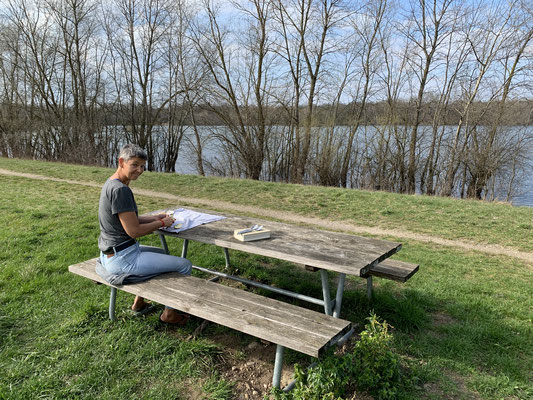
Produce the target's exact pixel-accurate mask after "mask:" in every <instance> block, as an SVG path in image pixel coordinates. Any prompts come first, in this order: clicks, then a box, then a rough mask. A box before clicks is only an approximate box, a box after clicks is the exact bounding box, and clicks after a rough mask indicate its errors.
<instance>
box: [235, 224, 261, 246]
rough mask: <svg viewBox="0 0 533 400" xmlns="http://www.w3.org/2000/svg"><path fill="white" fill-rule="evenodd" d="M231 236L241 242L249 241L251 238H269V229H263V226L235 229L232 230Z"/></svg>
mask: <svg viewBox="0 0 533 400" xmlns="http://www.w3.org/2000/svg"><path fill="white" fill-rule="evenodd" d="M233 237H234V238H235V239H237V240H240V241H241V242H251V241H253V240H260V239H269V238H270V231H269V230H268V229H263V227H261V229H257V228H255V229H254V228H247V229H235V231H233Z"/></svg>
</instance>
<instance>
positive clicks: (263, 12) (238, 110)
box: [195, 0, 271, 179]
mask: <svg viewBox="0 0 533 400" xmlns="http://www.w3.org/2000/svg"><path fill="white" fill-rule="evenodd" d="M270 3H271V2H270V1H268V0H251V1H248V2H246V4H245V5H242V6H240V5H238V4H236V3H235V4H234V6H235V7H236V8H237V10H239V11H240V12H241V14H242V16H243V21H242V22H243V24H245V25H244V26H243V32H241V35H239V37H234V36H232V35H231V33H230V32H229V30H228V29H227V28H226V27H224V26H223V24H222V23H221V22H220V16H219V14H218V10H217V7H216V5H214V4H213V2H211V1H208V0H207V1H205V2H204V7H205V11H206V13H207V24H206V26H204V27H199V28H198V29H197V32H196V38H195V41H196V44H197V48H198V51H199V53H200V55H201V57H202V60H203V61H204V63H205V65H206V67H207V69H208V71H209V74H210V79H211V80H212V85H211V87H210V90H209V92H207V93H206V94H205V97H204V101H205V103H206V104H207V105H208V107H209V109H210V110H211V111H212V112H214V113H216V114H217V116H218V117H219V118H220V120H221V121H224V123H225V125H226V127H227V132H224V133H223V134H222V135H219V136H218V137H219V139H220V140H223V141H225V142H226V143H227V144H229V145H230V148H232V149H233V151H234V153H235V154H237V155H238V156H239V158H240V159H241V160H242V162H243V163H244V165H245V167H246V169H245V175H246V177H248V178H252V179H259V177H260V175H261V170H262V167H263V160H264V154H265V146H266V143H267V136H268V130H269V128H268V126H269V125H270V124H269V123H267V118H268V116H267V106H268V101H269V100H268V98H269V96H268V93H269V90H268V85H270V84H271V82H270V80H269V77H268V74H269V57H270V54H271V52H270V49H269V42H270V39H269V37H268V29H267V25H268V23H269V20H270V7H271V5H270Z"/></svg>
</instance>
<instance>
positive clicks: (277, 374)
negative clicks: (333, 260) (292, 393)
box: [272, 344, 285, 389]
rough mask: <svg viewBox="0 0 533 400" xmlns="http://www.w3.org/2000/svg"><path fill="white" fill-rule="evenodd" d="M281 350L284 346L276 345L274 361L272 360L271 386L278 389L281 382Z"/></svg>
mask: <svg viewBox="0 0 533 400" xmlns="http://www.w3.org/2000/svg"><path fill="white" fill-rule="evenodd" d="M283 350H285V347H283V346H281V345H279V344H278V345H276V361H274V376H273V377H272V386H273V387H275V388H277V389H279V387H280V384H281V369H282V368H283Z"/></svg>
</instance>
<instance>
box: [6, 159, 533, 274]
mask: <svg viewBox="0 0 533 400" xmlns="http://www.w3.org/2000/svg"><path fill="white" fill-rule="evenodd" d="M0 174H3V175H11V176H20V177H24V178H30V179H38V180H49V181H56V182H63V183H70V184H73V185H82V186H89V187H96V188H100V187H101V185H100V184H97V183H93V182H79V181H73V180H70V179H61V178H53V177H48V176H43V175H35V174H28V173H23V172H14V171H9V170H5V169H1V168H0ZM132 189H133V192H134V193H135V194H138V195H143V196H151V197H159V198H162V199H168V200H171V201H173V202H176V203H177V204H178V203H183V202H185V203H188V204H193V205H197V206H199V207H207V208H215V209H218V210H224V211H228V212H234V213H246V214H253V215H257V216H261V217H265V218H275V219H278V220H282V221H284V222H295V223H303V224H307V225H313V226H316V227H320V228H324V229H329V230H335V231H343V232H349V233H356V234H370V235H376V236H392V237H395V238H398V239H409V240H415V241H419V242H425V243H435V244H439V245H444V246H452V247H458V248H461V249H464V250H474V251H479V252H482V253H487V254H493V255H505V256H509V257H515V258H518V259H521V260H523V261H526V262H528V263H529V264H531V265H532V266H533V253H527V252H524V251H519V250H516V249H513V248H511V247H506V246H500V245H494V244H490V245H489V244H478V243H472V242H468V241H460V240H452V239H444V238H441V237H438V236H432V235H426V234H417V233H414V232H410V231H406V230H402V229H383V228H377V227H368V226H361V225H355V224H352V223H349V222H343V221H332V220H327V219H323V218H318V217H306V216H302V215H298V214H294V213H290V212H286V211H279V210H270V209H265V208H260V207H254V206H246V205H240V204H234V203H230V202H227V201H219V200H209V199H198V198H192V197H183V196H176V195H173V194H168V193H163V192H155V191H152V190H145V189H136V188H132Z"/></svg>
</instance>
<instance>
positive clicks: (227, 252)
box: [224, 247, 230, 270]
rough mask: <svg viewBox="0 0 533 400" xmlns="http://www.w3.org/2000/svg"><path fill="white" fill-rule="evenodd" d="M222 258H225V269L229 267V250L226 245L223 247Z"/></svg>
mask: <svg viewBox="0 0 533 400" xmlns="http://www.w3.org/2000/svg"><path fill="white" fill-rule="evenodd" d="M224 258H225V259H226V270H227V269H228V268H229V266H230V263H229V251H228V249H227V248H226V247H224Z"/></svg>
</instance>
